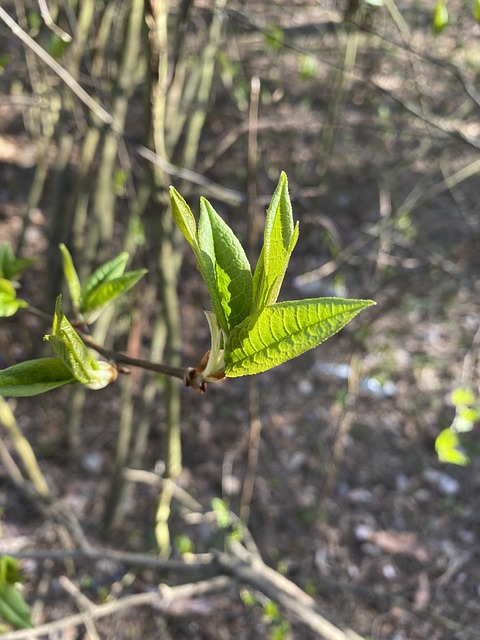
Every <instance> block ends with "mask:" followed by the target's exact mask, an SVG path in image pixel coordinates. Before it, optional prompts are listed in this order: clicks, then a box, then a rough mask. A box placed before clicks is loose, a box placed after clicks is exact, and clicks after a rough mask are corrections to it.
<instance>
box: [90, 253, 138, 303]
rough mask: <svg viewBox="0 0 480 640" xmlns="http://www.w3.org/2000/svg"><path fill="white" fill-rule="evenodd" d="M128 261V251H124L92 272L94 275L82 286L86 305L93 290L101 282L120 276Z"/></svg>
mask: <svg viewBox="0 0 480 640" xmlns="http://www.w3.org/2000/svg"><path fill="white" fill-rule="evenodd" d="M127 261H128V253H127V252H126V251H123V252H122V253H120V254H119V255H118V256H116V257H115V258H112V259H111V260H108V262H105V263H104V264H102V265H100V266H99V267H98V269H95V271H94V272H93V273H92V275H91V276H90V277H89V278H88V279H87V281H86V282H85V284H84V285H83V287H82V299H83V303H84V305H85V306H86V308H88V306H87V305H86V300H87V299H88V298H89V296H90V295H91V294H92V292H93V291H94V290H95V289H96V288H97V287H98V286H100V285H101V284H104V283H105V282H108V281H109V280H113V279H114V278H118V277H119V276H121V275H122V274H123V272H124V271H125V267H126V266H127Z"/></svg>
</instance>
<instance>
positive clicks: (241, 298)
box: [198, 198, 252, 333]
mask: <svg viewBox="0 0 480 640" xmlns="http://www.w3.org/2000/svg"><path fill="white" fill-rule="evenodd" d="M198 245H199V248H200V251H201V254H202V259H203V264H204V270H205V273H204V274H203V275H204V277H205V280H206V284H207V287H208V290H209V293H210V299H211V302H212V307H213V310H214V311H215V313H216V315H217V318H218V321H219V322H220V325H221V326H222V327H223V329H224V330H225V331H226V332H227V333H228V332H230V331H231V330H232V329H233V328H234V327H235V326H236V325H237V324H240V322H242V320H244V319H245V318H246V317H247V316H248V315H249V313H250V310H251V306H252V273H251V271H250V264H249V262H248V259H247V256H246V255H245V251H244V250H243V247H242V245H241V244H240V242H239V240H238V238H237V237H236V236H235V234H234V233H233V231H232V230H231V229H230V227H229V226H228V225H227V224H226V223H225V222H224V221H223V220H222V218H221V217H220V216H219V215H218V213H217V212H216V211H215V209H214V208H213V207H212V205H211V204H210V203H209V202H208V200H206V199H205V198H201V199H200V219H199V223H198Z"/></svg>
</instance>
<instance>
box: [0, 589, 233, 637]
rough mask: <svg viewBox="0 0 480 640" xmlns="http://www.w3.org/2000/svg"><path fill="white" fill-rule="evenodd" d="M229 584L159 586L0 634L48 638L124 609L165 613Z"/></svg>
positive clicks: (4, 635)
mask: <svg viewBox="0 0 480 640" xmlns="http://www.w3.org/2000/svg"><path fill="white" fill-rule="evenodd" d="M230 584H231V579H230V578H228V577H227V576H215V577H214V578H210V579H208V580H202V581H200V582H195V583H189V584H183V585H178V586H176V587H166V586H164V585H160V587H159V591H152V592H149V593H136V594H134V595H130V596H125V597H124V598H120V599H119V600H116V601H115V602H109V603H107V604H99V605H96V604H93V603H92V606H91V607H89V610H88V611H87V612H84V613H77V614H74V615H71V616H67V617H65V618H62V619H60V620H55V621H54V622H48V623H46V624H42V625H40V626H38V627H36V628H35V629H28V630H21V631H12V632H11V633H6V634H3V635H2V640H30V639H31V638H38V637H40V636H42V635H49V634H52V633H53V632H54V631H59V630H61V629H64V628H65V627H77V626H79V625H82V624H83V625H84V624H86V621H87V620H88V619H91V620H99V619H100V618H105V617H106V616H111V615H113V614H115V613H119V612H121V613H124V611H125V609H131V608H132V607H141V606H150V607H153V608H155V609H159V610H160V611H164V612H168V610H169V608H170V607H171V605H172V603H173V602H174V601H175V600H180V599H182V600H185V599H189V598H194V597H197V596H202V595H205V594H207V593H213V592H216V591H225V589H227V588H228V586H229V585H230Z"/></svg>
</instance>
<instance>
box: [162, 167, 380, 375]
mask: <svg viewBox="0 0 480 640" xmlns="http://www.w3.org/2000/svg"><path fill="white" fill-rule="evenodd" d="M170 198H171V205H172V213H173V217H174V219H175V222H176V224H177V226H178V228H179V229H180V231H181V232H182V233H183V235H184V236H185V238H186V240H187V241H188V243H189V244H190V246H191V247H192V249H193V251H194V253H195V257H196V259H197V266H198V270H199V272H200V274H201V276H202V277H203V279H204V281H205V284H206V285H207V288H208V292H209V294H210V300H211V304H212V309H213V311H212V312H207V319H208V322H209V326H210V331H211V339H212V347H211V350H210V352H209V354H208V357H207V359H206V360H204V361H202V363H201V365H200V366H199V368H198V370H197V372H198V373H200V374H201V375H202V377H203V380H204V381H205V382H208V381H210V380H218V379H219V378H221V377H223V376H227V377H237V376H244V375H252V374H256V373H260V372H262V371H266V370H268V369H270V368H272V367H275V366H277V365H279V364H282V363H283V362H286V361H287V360H290V359H291V358H294V357H296V356H298V355H300V354H302V353H304V352H305V351H307V350H309V349H312V348H314V347H316V346H317V345H319V344H320V343H321V342H324V341H325V340H326V339H327V338H329V337H331V336H332V335H334V334H335V333H337V331H339V330H340V329H341V328H342V327H344V326H345V325H346V324H347V323H348V322H349V321H350V320H352V318H354V317H355V316H356V315H357V314H358V313H359V312H360V311H361V310H362V309H364V308H365V307H368V306H370V305H372V304H375V303H374V302H373V301H371V300H354V299H346V298H311V299H306V300H293V301H286V302H277V299H278V296H279V293H280V289H281V286H282V283H283V279H284V276H285V272H286V270H287V267H288V263H289V261H290V257H291V255H292V252H293V249H294V248H295V245H296V243H297V240H298V235H299V226H298V222H297V224H295V225H294V223H293V213H292V205H291V201H290V196H289V193H288V182H287V177H286V175H285V174H284V173H282V174H281V176H280V179H279V182H278V185H277V187H276V189H275V192H274V194H273V197H272V200H271V202H270V205H269V207H268V209H267V214H266V221H265V231H264V242H263V247H262V250H261V253H260V257H259V260H258V262H257V265H256V267H255V271H254V272H253V274H252V270H251V267H250V263H249V261H248V259H247V257H246V255H245V251H244V250H243V247H242V245H241V243H240V241H239V240H238V238H237V237H236V236H235V234H234V233H233V231H232V230H231V229H230V227H229V226H228V225H227V224H226V223H225V221H224V220H223V219H222V218H221V217H220V216H219V215H218V213H217V212H216V211H215V210H214V208H213V207H212V205H211V204H210V203H209V202H208V201H207V200H206V199H205V198H201V199H200V214H199V221H198V226H197V222H196V220H195V217H194V215H193V213H192V211H191V209H190V207H189V206H188V205H187V203H186V202H185V200H184V199H183V198H182V196H181V195H180V194H179V193H178V192H177V191H176V190H175V189H174V188H173V187H171V189H170Z"/></svg>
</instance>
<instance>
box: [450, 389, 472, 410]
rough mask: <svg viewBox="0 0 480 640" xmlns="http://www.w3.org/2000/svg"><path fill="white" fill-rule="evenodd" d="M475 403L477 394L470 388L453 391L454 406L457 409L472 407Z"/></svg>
mask: <svg viewBox="0 0 480 640" xmlns="http://www.w3.org/2000/svg"><path fill="white" fill-rule="evenodd" d="M474 403H475V394H474V393H473V391H472V389H470V388H468V387H457V388H456V389H454V390H453V391H452V404H453V405H454V406H455V407H460V406H462V405H472V404H474Z"/></svg>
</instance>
